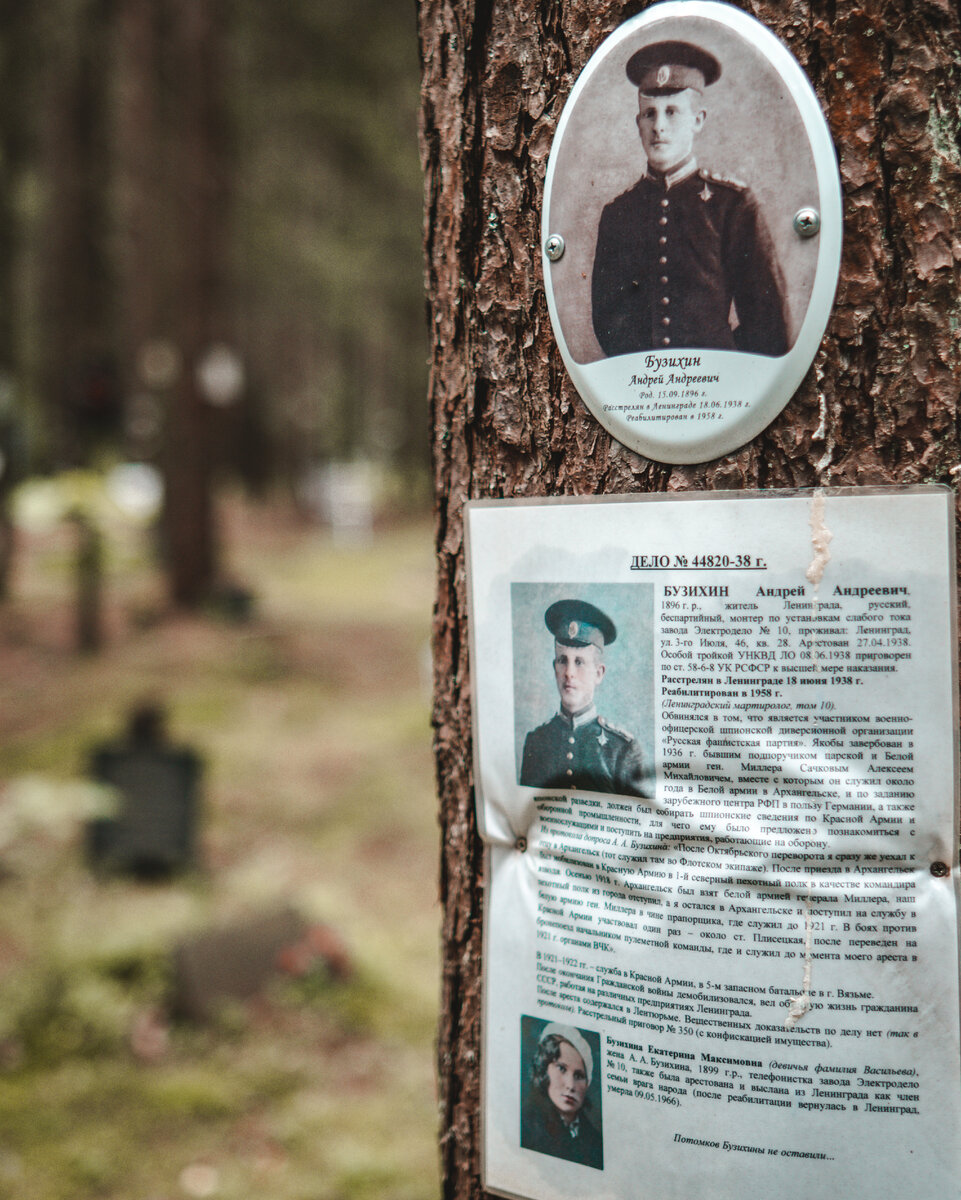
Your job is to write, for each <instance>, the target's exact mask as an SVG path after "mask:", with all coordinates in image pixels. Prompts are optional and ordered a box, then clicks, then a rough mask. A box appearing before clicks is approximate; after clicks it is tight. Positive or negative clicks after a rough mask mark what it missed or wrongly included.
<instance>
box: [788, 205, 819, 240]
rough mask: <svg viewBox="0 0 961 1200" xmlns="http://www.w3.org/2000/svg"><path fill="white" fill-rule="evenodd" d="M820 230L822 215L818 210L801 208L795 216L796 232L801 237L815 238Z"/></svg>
mask: <svg viewBox="0 0 961 1200" xmlns="http://www.w3.org/2000/svg"><path fill="white" fill-rule="evenodd" d="M820 228H821V214H820V213H819V212H818V210H817V209H816V208H799V209H798V210H797V212H796V213H795V214H794V232H795V233H797V234H798V235H799V236H800V237H803V238H809V237H814V235H815V234H816V233H817V232H818V231H819V230H820Z"/></svg>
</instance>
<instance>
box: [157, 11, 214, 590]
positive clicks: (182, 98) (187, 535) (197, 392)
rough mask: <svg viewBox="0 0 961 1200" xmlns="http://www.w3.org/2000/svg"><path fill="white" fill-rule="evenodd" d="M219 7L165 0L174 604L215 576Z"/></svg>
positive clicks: (169, 509) (169, 524)
mask: <svg viewBox="0 0 961 1200" xmlns="http://www.w3.org/2000/svg"><path fill="white" fill-rule="evenodd" d="M225 19H226V17H225V9H224V6H223V4H222V2H221V0H170V21H171V65H172V67H173V69H174V71H175V72H176V79H177V84H176V89H175V91H174V94H173V97H172V98H171V105H172V114H173V120H174V126H173V128H175V129H176V130H177V134H176V141H175V146H176V152H175V153H174V155H173V156H172V157H173V169H174V181H175V182H174V188H175V192H174V197H175V198H174V212H175V213H176V234H177V242H176V247H175V250H174V254H175V275H174V285H173V287H174V291H173V300H174V303H175V305H176V312H175V315H174V325H175V331H176V341H177V345H178V347H179V349H180V353H181V356H182V359H183V370H182V372H181V374H180V377H179V380H178V382H177V385H176V387H175V388H174V389H173V393H172V396H171V403H170V413H169V418H168V427H167V439H166V447H165V470H164V474H165V479H166V500H165V534H166V541H167V554H168V567H169V577H170V590H171V594H172V596H173V599H174V600H175V601H176V602H177V603H178V604H183V605H196V604H198V603H201V602H202V601H203V600H205V599H206V598H207V597H208V596H209V594H210V592H211V590H212V587H213V585H214V583H215V581H216V576H217V569H218V564H217V539H216V529H215V519H214V501H213V476H214V469H215V465H216V458H217V455H216V446H215V444H214V432H215V428H216V425H215V414H214V412H213V410H212V406H211V404H210V403H209V402H208V399H207V398H206V397H205V396H204V395H203V392H202V389H201V387H200V384H199V382H198V379H197V367H198V366H199V365H200V363H201V361H202V358H203V356H204V354H205V353H206V351H207V350H208V349H209V348H210V346H211V345H212V343H213V342H214V341H215V340H217V338H218V336H219V337H222V311H223V309H222V305H223V288H224V273H225V235H226V230H227V221H228V214H227V211H226V170H225V154H226V146H225V133H224V110H223V90H222V87H223V65H224V64H223V55H224V33H225V26H224V22H225Z"/></svg>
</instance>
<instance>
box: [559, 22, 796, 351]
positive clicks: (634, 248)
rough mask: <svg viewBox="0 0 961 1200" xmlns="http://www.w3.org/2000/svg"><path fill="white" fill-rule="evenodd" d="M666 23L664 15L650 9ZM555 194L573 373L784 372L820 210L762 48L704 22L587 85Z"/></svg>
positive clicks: (675, 31) (615, 47)
mask: <svg viewBox="0 0 961 1200" xmlns="http://www.w3.org/2000/svg"><path fill="white" fill-rule="evenodd" d="M652 11H653V10H652ZM552 160H553V162H552V172H551V174H550V178H549V180H548V187H547V188H546V190H545V222H546V223H545V233H546V234H550V233H555V232H556V233H557V234H559V235H561V236H562V238H563V242H564V247H563V253H562V255H561V256H560V257H559V258H556V259H554V260H551V261H550V262H549V267H548V270H549V279H550V284H551V290H552V298H553V303H554V306H555V310H556V324H557V326H558V327H559V331H560V335H561V337H562V339H563V343H564V345H565V346H566V349H567V352H568V353H569V355H570V356H571V358H572V359H573V361H574V362H576V363H578V364H587V363H593V362H598V361H601V360H603V359H614V358H618V357H621V356H624V355H631V354H650V353H662V352H663V353H667V354H671V353H674V352H675V351H681V352H684V351H688V350H704V351H728V352H737V353H742V354H751V355H754V356H757V357H764V358H768V359H777V358H781V357H782V356H785V355H787V354H788V353H789V352H790V351H791V349H792V348H793V346H794V345H795V343H796V341H797V338H798V335H799V331H800V329H801V327H802V324H803V322H804V319H805V316H806V314H807V310H808V306H809V304H810V301H811V298H812V292H813V287H814V280H815V274H816V271H817V261H818V245H819V240H818V238H817V237H813V238H809V239H806V238H803V237H800V236H799V235H798V232H797V230H796V228H795V226H794V217H795V214H797V213H798V212H799V211H800V210H801V209H803V208H813V209H817V208H819V205H820V199H819V197H820V192H819V184H818V172H817V169H816V166H815V160H814V154H813V151H812V148H811V143H810V140H809V137H808V133H807V131H806V128H805V124H804V120H803V117H802V114H801V109H800V108H799V106H798V101H797V99H796V97H795V96H794V94H793V93H792V91H791V87H790V86H789V84H788V82H786V81H785V78H784V77H783V76H782V75H781V74H779V71H778V69H777V66H776V64H775V63H774V62H772V60H771V59H770V58H768V57H767V56H766V55H765V53H764V52H763V51H762V50H761V49H759V48H758V46H756V45H755V44H754V42H753V41H752V40H751V39H750V38H749V37H745V36H744V34H743V33H741V32H740V31H738V30H735V29H732V28H729V27H727V26H725V25H724V23H723V22H721V21H719V20H714V19H710V18H707V17H705V16H702V15H696V14H695V13H692V14H691V15H690V16H670V17H665V18H664V19H662V20H658V21H655V22H652V23H649V24H648V25H647V26H645V27H644V28H642V29H638V30H637V32H636V33H633V34H630V35H629V36H625V37H623V38H622V39H620V40H618V39H616V38H614V39H611V48H610V49H609V50H608V51H607V52H606V53H604V54H602V56H601V57H600V58H599V59H598V60H597V61H596V63H594V64H593V65H592V66H591V69H590V71H585V74H584V76H582V78H581V79H580V80H579V81H578V88H577V91H576V94H573V93H572V96H571V98H570V100H569V102H568V105H567V106H566V107H565V110H564V122H563V128H561V129H559V133H558V137H557V139H556V141H555V144H554V147H552Z"/></svg>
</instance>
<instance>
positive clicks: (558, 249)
mask: <svg viewBox="0 0 961 1200" xmlns="http://www.w3.org/2000/svg"><path fill="white" fill-rule="evenodd" d="M544 252H545V254H546V255H547V257H548V258H549V259H550V260H551V262H557V260H558V259H559V258H563V257H564V239H563V238H562V237H561V235H560V234H559V233H552V234H551V236H550V237H549V238H548V239H547V241H546V242H545V244H544Z"/></svg>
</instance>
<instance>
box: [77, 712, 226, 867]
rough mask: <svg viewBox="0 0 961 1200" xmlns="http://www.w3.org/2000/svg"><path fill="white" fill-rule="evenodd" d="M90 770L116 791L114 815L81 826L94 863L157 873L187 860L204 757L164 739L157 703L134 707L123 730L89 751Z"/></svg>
mask: <svg viewBox="0 0 961 1200" xmlns="http://www.w3.org/2000/svg"><path fill="white" fill-rule="evenodd" d="M90 773H91V775H92V776H93V778H94V779H96V780H97V781H98V782H100V783H107V784H111V785H112V786H113V787H115V788H116V789H117V790H118V792H119V793H120V810H119V812H118V813H117V815H116V816H115V817H109V818H100V819H97V820H94V821H91V822H89V824H88V825H87V860H88V862H89V863H90V865H91V866H92V867H93V868H95V869H97V870H103V871H116V872H123V873H129V874H133V875H138V876H140V877H143V878H156V877H163V876H166V875H170V874H172V873H174V872H175V871H180V870H183V869H184V868H186V867H189V866H190V865H191V864H192V863H193V861H194V841H195V834H196V827H197V815H198V809H199V804H200V780H201V776H202V773H203V762H202V760H201V758H200V756H199V755H198V754H197V753H196V752H195V751H193V750H191V749H190V748H188V747H183V746H173V745H171V744H170V743H169V742H168V741H167V739H166V734H165V732H164V714H163V711H162V710H161V709H160V708H158V707H156V706H153V705H143V706H141V707H140V708H137V709H135V710H134V711H133V713H132V714H131V717H130V723H129V727H128V731H127V736H126V737H125V738H123V739H120V740H118V741H115V742H107V743H105V744H103V745H101V746H98V747H97V748H96V749H95V750H94V751H93V754H92V757H91V769H90Z"/></svg>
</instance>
